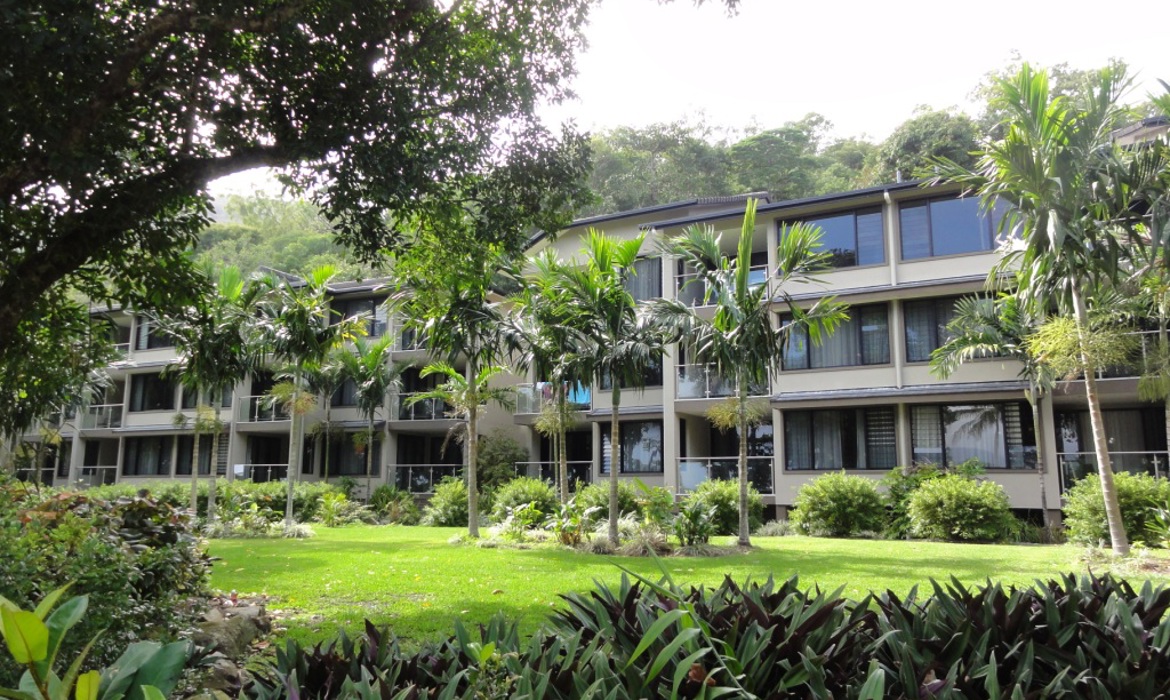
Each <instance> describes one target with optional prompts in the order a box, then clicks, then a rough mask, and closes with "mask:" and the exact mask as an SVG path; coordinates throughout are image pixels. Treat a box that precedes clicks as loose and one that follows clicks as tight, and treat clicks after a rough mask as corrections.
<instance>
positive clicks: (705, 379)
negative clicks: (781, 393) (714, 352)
mask: <svg viewBox="0 0 1170 700" xmlns="http://www.w3.org/2000/svg"><path fill="white" fill-rule="evenodd" d="M769 384H770V383H764V384H760V385H754V386H751V387H749V388H748V394H749V395H750V396H769V395H770V394H771V393H772V392H771V387H770V385H769ZM675 391H676V392H677V393H676V396H678V398H680V399H716V398H723V397H727V396H735V395H736V389H735V382H732V381H730V380H727V379H725V378H723V377H722V376H721V375H720V374H719V373H718V372H717V371H716V370H715V366H714V365H679V366H678V379H677V381H676V383H675Z"/></svg>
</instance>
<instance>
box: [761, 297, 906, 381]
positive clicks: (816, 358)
mask: <svg viewBox="0 0 1170 700" xmlns="http://www.w3.org/2000/svg"><path fill="white" fill-rule="evenodd" d="M790 320H791V319H790V318H784V319H783V322H785V323H787V322H789V321H790ZM889 326H890V324H889V315H888V312H887V308H886V305H885V304H878V305H874V306H855V307H853V308H852V309H850V310H849V320H848V321H846V322H844V323H842V324H841V325H840V326H838V327H837V330H836V331H835V332H834V333H833V334H832V335H831V336H829V337H828V338H822V339H821V344H820V345H814V344H813V343H812V342H811V341H810V340H809V337H808V333H807V332H806V331H805V330H803V329H796V328H794V329H793V330H792V331H791V332H790V333H789V335H788V338H787V340H786V342H785V345H784V363H783V367H784V369H786V370H793V369H820V368H822V367H850V366H856V365H884V364H887V363H889V361H890V327H889Z"/></svg>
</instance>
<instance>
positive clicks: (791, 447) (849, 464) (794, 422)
mask: <svg viewBox="0 0 1170 700" xmlns="http://www.w3.org/2000/svg"><path fill="white" fill-rule="evenodd" d="M897 461H898V450H897V441H896V433H895V429H894V409H893V408H892V407H889V406H881V407H875V408H857V409H834V410H825V411H787V412H785V414H784V462H785V469H788V470H792V471H799V470H805V469H893V468H894V467H895V466H897Z"/></svg>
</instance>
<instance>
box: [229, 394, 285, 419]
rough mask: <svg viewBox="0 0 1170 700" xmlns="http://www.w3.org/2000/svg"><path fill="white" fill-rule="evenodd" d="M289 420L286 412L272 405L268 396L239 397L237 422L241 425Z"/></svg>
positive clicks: (281, 407) (280, 407)
mask: <svg viewBox="0 0 1170 700" xmlns="http://www.w3.org/2000/svg"><path fill="white" fill-rule="evenodd" d="M286 420H289V414H288V410H287V409H285V408H284V407H283V406H277V405H274V404H273V401H272V398H271V397H268V396H263V395H261V396H241V397H240V406H239V421H240V422H241V423H275V422H278V421H286Z"/></svg>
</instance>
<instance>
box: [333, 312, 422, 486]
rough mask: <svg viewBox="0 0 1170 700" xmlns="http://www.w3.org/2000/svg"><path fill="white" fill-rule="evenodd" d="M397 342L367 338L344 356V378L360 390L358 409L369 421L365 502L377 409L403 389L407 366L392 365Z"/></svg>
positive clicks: (362, 339) (359, 340)
mask: <svg viewBox="0 0 1170 700" xmlns="http://www.w3.org/2000/svg"><path fill="white" fill-rule="evenodd" d="M393 342H394V338H393V337H392V336H389V335H384V336H382V337H381V338H379V339H378V340H375V341H373V342H368V341H367V340H366V339H365V338H358V339H357V340H355V341H354V344H353V352H348V351H345V352H342V353H341V354H339V356H338V359H339V360H340V361H341V367H342V376H343V377H345V379H347V380H349V381H351V382H353V383H354V385H355V386H356V387H357V404H358V409H359V410H360V411H361V412H362V415H364V416H365V417H366V420H367V421H368V426H367V428H368V429H367V432H366V498H369V496H370V494H371V493H372V491H371V490H370V478H371V475H372V474H373V461H374V420H375V419H376V418H377V414H378V409H379V408H382V407H383V406H385V405H386V394H387V393H388V392H390V391H392V390H396V389H399V388H400V387H401V384H402V382H401V377H402V372H403V370H405V368H406V365H402V364H398V363H392V362H390V351H391V348H392V347H393Z"/></svg>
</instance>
